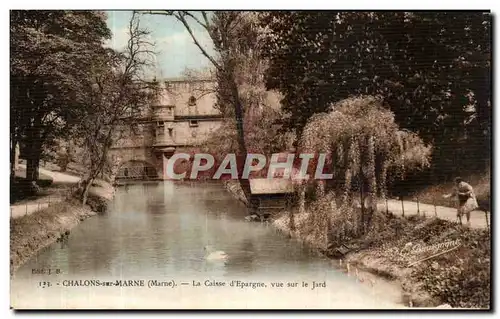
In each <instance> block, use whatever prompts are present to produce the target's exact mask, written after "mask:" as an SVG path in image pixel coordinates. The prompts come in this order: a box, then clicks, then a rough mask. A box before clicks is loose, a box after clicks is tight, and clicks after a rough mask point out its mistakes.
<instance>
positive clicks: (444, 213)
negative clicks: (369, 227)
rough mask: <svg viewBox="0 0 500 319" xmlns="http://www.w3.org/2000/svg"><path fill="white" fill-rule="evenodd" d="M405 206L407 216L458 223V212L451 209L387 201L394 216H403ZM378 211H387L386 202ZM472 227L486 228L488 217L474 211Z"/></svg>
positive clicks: (481, 212)
mask: <svg viewBox="0 0 500 319" xmlns="http://www.w3.org/2000/svg"><path fill="white" fill-rule="evenodd" d="M402 206H404V214H405V216H409V215H417V214H418V213H420V215H424V214H425V216H427V217H438V218H441V219H446V220H450V221H457V210H456V209H455V208H451V207H444V206H434V205H429V204H423V203H418V204H417V202H412V201H406V200H405V201H403V205H401V201H400V200H395V199H389V200H387V207H388V210H389V211H390V212H392V213H393V214H396V215H399V216H402V215H403V207H402ZM378 209H379V210H381V211H385V210H386V202H385V201H383V202H380V203H379V204H378ZM465 221H466V219H465V216H464V217H463V218H462V222H463V223H465ZM489 224H490V213H489V212H488V225H489ZM470 226H471V227H472V228H486V217H485V213H484V212H483V211H479V210H476V211H473V212H471V216H470Z"/></svg>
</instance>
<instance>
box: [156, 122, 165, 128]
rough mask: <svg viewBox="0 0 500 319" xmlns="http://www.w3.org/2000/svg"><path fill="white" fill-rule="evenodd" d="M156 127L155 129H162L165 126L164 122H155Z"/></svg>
mask: <svg viewBox="0 0 500 319" xmlns="http://www.w3.org/2000/svg"><path fill="white" fill-rule="evenodd" d="M156 126H157V127H164V126H165V122H163V121H158V122H156Z"/></svg>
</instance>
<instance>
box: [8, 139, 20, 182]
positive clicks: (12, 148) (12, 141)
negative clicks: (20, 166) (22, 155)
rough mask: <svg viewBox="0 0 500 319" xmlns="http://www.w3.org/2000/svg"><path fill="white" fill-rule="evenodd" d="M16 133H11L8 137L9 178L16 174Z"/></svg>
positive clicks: (12, 178)
mask: <svg viewBox="0 0 500 319" xmlns="http://www.w3.org/2000/svg"><path fill="white" fill-rule="evenodd" d="M16 135H17V134H11V139H10V178H11V180H14V177H15V176H16V164H17V163H16V160H17V156H16V150H17V142H18V141H17V136H16Z"/></svg>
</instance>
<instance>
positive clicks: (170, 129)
mask: <svg viewBox="0 0 500 319" xmlns="http://www.w3.org/2000/svg"><path fill="white" fill-rule="evenodd" d="M173 134H174V129H173V128H171V127H169V128H168V135H169V136H170V137H172V135H173Z"/></svg>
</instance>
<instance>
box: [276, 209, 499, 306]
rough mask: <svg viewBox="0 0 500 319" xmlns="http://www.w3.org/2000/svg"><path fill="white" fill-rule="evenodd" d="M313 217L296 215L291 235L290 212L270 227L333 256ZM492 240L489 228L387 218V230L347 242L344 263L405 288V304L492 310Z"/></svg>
mask: <svg viewBox="0 0 500 319" xmlns="http://www.w3.org/2000/svg"><path fill="white" fill-rule="evenodd" d="M313 214H314V212H310V213H305V214H302V215H299V214H294V218H293V221H294V222H293V225H294V227H295V231H293V232H290V225H291V223H290V214H289V213H281V214H280V215H278V216H276V217H275V218H274V219H273V221H272V223H273V225H275V226H276V227H277V228H279V229H280V230H282V231H284V232H286V233H290V234H291V235H292V236H295V237H297V238H300V239H302V240H304V241H305V242H306V243H308V244H309V245H311V246H313V247H315V248H317V249H319V250H320V251H322V252H323V253H324V254H325V255H327V256H329V257H332V258H334V257H333V256H334V253H333V249H331V248H327V246H326V241H324V240H321V239H320V238H321V237H320V236H317V235H316V234H315V233H314V231H311V227H310V225H309V224H310V221H311V218H312V215H313ZM490 239H491V238H490V235H489V233H488V232H487V231H486V230H478V229H467V228H463V227H461V226H459V225H457V224H455V223H452V222H449V221H444V220H440V219H437V218H428V219H426V218H423V217H418V216H411V217H409V218H401V217H395V216H392V215H388V216H387V218H386V220H384V228H383V230H381V231H379V232H370V233H368V234H367V235H366V236H364V237H362V238H358V239H351V240H350V241H348V242H345V247H346V250H347V251H348V252H347V253H346V254H345V255H344V256H343V257H342V259H343V261H344V265H345V264H347V263H349V264H350V265H352V266H355V267H357V268H358V269H360V270H363V271H367V272H370V273H372V274H376V275H378V276H379V277H383V278H385V279H387V280H390V281H393V282H394V283H396V284H398V285H401V289H402V300H403V301H404V302H405V303H407V304H409V302H410V300H411V304H412V305H413V306H414V307H436V306H439V305H441V304H448V305H450V306H452V307H463V308H488V307H489V304H490V266H491V264H490V262H491V260H490V256H491V255H490V253H491V250H490ZM447 250H450V251H448V252H447ZM433 256H434V257H433ZM426 258H428V259H426ZM425 259H426V260H425ZM418 261H420V262H418Z"/></svg>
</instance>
